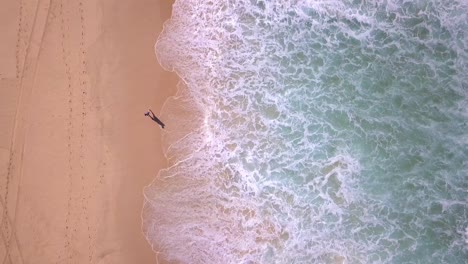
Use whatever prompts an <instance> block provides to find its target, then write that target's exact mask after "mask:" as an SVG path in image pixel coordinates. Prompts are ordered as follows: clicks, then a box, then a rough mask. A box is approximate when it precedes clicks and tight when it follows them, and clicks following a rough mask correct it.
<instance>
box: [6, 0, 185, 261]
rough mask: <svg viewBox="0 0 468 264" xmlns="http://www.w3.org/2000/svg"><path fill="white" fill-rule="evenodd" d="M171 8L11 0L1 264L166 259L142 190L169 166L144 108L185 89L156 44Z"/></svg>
mask: <svg viewBox="0 0 468 264" xmlns="http://www.w3.org/2000/svg"><path fill="white" fill-rule="evenodd" d="M171 5H172V1H166V0H153V1H150V0H138V1H132V0H126V1H119V0H102V1H98V2H94V1H62V2H60V1H46V0H31V1H13V0H6V1H4V4H3V6H4V7H3V8H2V10H0V30H1V32H2V34H3V36H2V39H3V40H2V45H1V46H0V56H1V58H2V61H1V62H0V198H1V199H0V201H1V205H2V207H1V215H2V220H1V235H2V240H1V242H0V258H2V260H3V263H156V258H155V254H154V253H153V252H152V250H151V248H150V246H149V244H148V243H147V242H146V240H145V238H144V236H143V234H142V232H141V218H140V213H141V208H142V204H143V195H142V190H143V188H144V186H145V185H148V184H149V183H150V182H151V181H152V180H153V178H154V177H155V176H156V174H157V172H158V170H159V169H160V168H162V167H164V166H165V165H166V161H165V158H164V156H163V154H162V151H161V135H160V133H161V128H160V127H159V126H158V125H157V124H156V123H154V122H153V121H151V120H150V119H149V118H148V117H145V116H144V113H145V112H146V111H147V109H148V108H151V109H152V110H153V111H154V112H155V113H156V114H158V113H159V111H160V108H161V106H162V104H163V102H164V101H165V100H166V98H167V97H168V96H170V95H172V94H174V93H175V90H176V88H175V84H176V82H177V77H176V76H175V75H174V74H170V73H167V72H165V71H163V70H162V69H161V67H160V66H159V65H158V63H157V60H156V58H155V55H154V48H153V45H154V42H155V41H156V38H157V35H158V34H159V32H160V31H161V30H162V24H163V22H164V21H165V20H167V19H168V18H169V17H170V13H171ZM162 121H163V122H164V120H162Z"/></svg>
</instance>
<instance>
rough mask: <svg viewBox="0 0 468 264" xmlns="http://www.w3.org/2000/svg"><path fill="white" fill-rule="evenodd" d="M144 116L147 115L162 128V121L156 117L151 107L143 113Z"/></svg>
mask: <svg viewBox="0 0 468 264" xmlns="http://www.w3.org/2000/svg"><path fill="white" fill-rule="evenodd" d="M150 112H151V113H150ZM145 116H149V117H150V118H151V119H152V120H153V121H154V122H156V123H158V124H159V125H160V126H161V127H162V128H164V126H165V125H164V123H163V122H162V121H161V120H159V118H157V117H156V115H155V114H154V113H153V111H151V109H150V111H149V112H146V113H145Z"/></svg>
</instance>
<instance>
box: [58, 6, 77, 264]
mask: <svg viewBox="0 0 468 264" xmlns="http://www.w3.org/2000/svg"><path fill="white" fill-rule="evenodd" d="M59 16H60V18H59V19H60V36H61V37H60V40H61V49H62V60H63V64H64V67H65V75H66V86H67V88H66V89H67V92H68V97H67V98H68V105H67V107H68V111H67V112H68V122H67V150H68V151H67V154H68V160H67V163H68V170H67V178H68V188H67V213H66V216H65V244H64V248H63V252H62V254H60V253H59V255H58V260H57V263H58V262H61V260H62V258H63V259H69V260H71V259H72V257H73V252H72V248H71V243H72V235H73V232H72V230H71V229H72V225H71V223H70V222H71V210H72V203H73V183H74V182H73V175H74V166H73V155H74V154H73V150H74V144H73V141H72V138H73V85H72V74H71V66H70V63H71V61H70V58H69V56H68V54H67V52H68V51H67V43H68V42H67V40H69V36H68V32H69V30H68V28H65V27H66V21H65V15H64V6H63V1H60V3H59ZM74 228H76V227H74ZM75 230H76V229H75ZM62 255H63V256H62Z"/></svg>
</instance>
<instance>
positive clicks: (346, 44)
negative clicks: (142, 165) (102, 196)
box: [143, 0, 468, 263]
mask: <svg viewBox="0 0 468 264" xmlns="http://www.w3.org/2000/svg"><path fill="white" fill-rule="evenodd" d="M156 53H157V56H158V59H159V61H160V63H161V64H162V65H163V66H164V67H165V68H167V69H168V70H175V71H176V72H177V73H178V74H179V75H180V76H181V78H182V80H183V81H182V82H181V83H180V85H179V93H178V95H177V96H176V97H174V98H171V99H169V100H168V101H167V102H166V104H165V106H164V108H163V113H162V116H163V119H164V120H168V126H167V130H166V132H165V134H164V136H163V144H164V151H165V154H166V156H167V157H168V159H169V161H170V164H171V167H169V168H168V169H165V170H162V171H161V172H160V174H159V175H158V177H157V179H156V180H155V181H154V183H153V184H152V185H150V186H149V187H147V188H146V190H145V195H146V203H145V207H144V212H143V220H144V230H145V233H146V236H147V238H148V240H149V241H150V242H151V243H152V244H153V246H154V247H155V248H158V250H159V251H162V254H163V255H164V257H165V258H167V259H170V260H175V261H179V262H181V263H466V261H467V260H468V126H467V122H468V109H467V107H468V98H467V94H468V75H467V72H468V68H467V66H468V2H467V1H465V0H463V1H454V0H450V1H435V0H434V1H429V0H426V1H398V0H392V1H390V0H387V1H358V0H356V1H333V0H332V1H320V0H310V1H307V0H302V1H301V0H281V1H280V0H277V1H273V0H271V1H260V0H258V1H257V0H216V1H215V0H212V1H207V0H205V1H200V0H177V1H176V3H175V5H174V8H173V17H172V19H171V20H170V21H168V22H167V23H166V26H165V29H164V32H163V33H162V35H161V36H160V38H159V41H158V43H157V44H156Z"/></svg>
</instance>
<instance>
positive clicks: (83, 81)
mask: <svg viewBox="0 0 468 264" xmlns="http://www.w3.org/2000/svg"><path fill="white" fill-rule="evenodd" d="M78 11H79V17H80V44H79V54H78V55H79V68H80V70H79V72H80V75H79V84H80V94H81V115H80V117H81V118H80V119H81V123H80V130H81V131H80V143H79V144H80V166H81V203H82V214H83V215H84V218H85V224H86V236H87V239H88V261H89V262H90V263H91V262H92V260H93V255H94V252H93V250H94V248H95V238H94V234H92V233H94V232H95V230H91V226H90V223H89V200H90V199H91V198H92V193H91V192H90V191H89V190H90V189H91V190H92V188H90V187H89V186H88V188H86V180H88V182H89V179H85V177H84V175H86V173H85V172H86V166H85V165H86V164H85V162H86V160H85V158H84V155H85V151H86V150H85V149H84V147H83V145H84V144H85V142H86V136H87V134H86V131H85V127H86V124H87V123H86V121H87V115H88V105H89V102H88V100H89V96H88V93H89V85H88V80H87V77H88V72H87V69H86V67H87V61H86V49H85V39H86V30H85V14H84V13H85V12H84V5H83V1H79V2H78Z"/></svg>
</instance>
